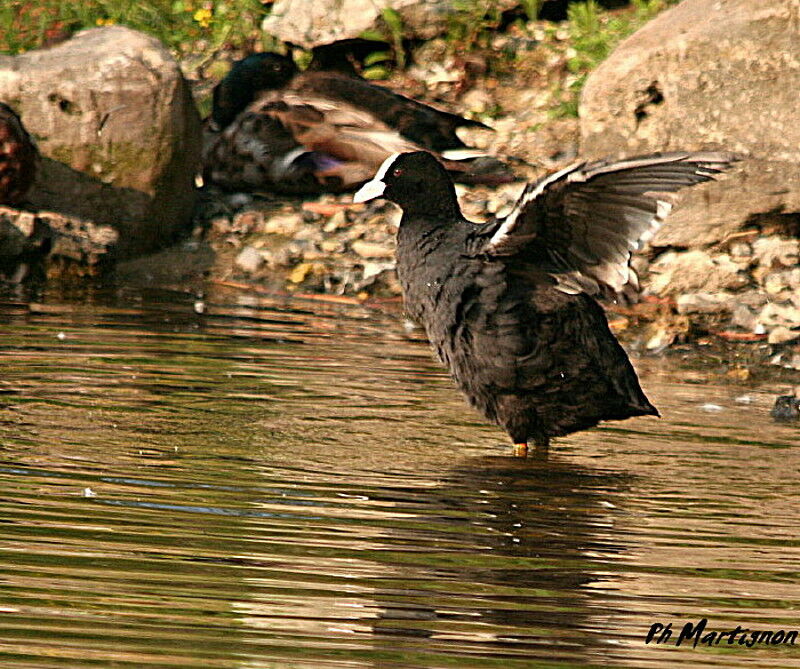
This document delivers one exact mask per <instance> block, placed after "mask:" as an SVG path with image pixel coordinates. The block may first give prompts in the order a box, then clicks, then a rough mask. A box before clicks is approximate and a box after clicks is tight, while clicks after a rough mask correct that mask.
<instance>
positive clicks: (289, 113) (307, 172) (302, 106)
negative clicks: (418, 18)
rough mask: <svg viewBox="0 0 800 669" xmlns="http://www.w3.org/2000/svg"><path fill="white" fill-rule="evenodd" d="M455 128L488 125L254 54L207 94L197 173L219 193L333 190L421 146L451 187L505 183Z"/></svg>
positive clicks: (503, 173) (346, 77) (505, 175)
mask: <svg viewBox="0 0 800 669" xmlns="http://www.w3.org/2000/svg"><path fill="white" fill-rule="evenodd" d="M459 126H475V127H486V126H484V125H483V124H482V123H480V122H479V121H473V120H471V119H466V118H462V117H461V116H458V115H456V114H451V113H449V112H445V111H440V110H438V109H434V108H433V107H430V106H428V105H425V104H422V103H421V102H417V101H415V100H412V99H410V98H407V97H404V96H402V95H399V94H397V93H394V92H393V91H390V90H389V89H388V88H384V87H382V86H378V85H376V84H374V83H372V82H369V81H366V80H365V79H362V78H360V77H357V76H355V75H350V74H346V73H342V72H336V71H324V70H314V71H306V72H302V73H300V72H299V71H298V70H297V68H296V66H295V64H294V61H292V59H291V58H289V57H288V56H282V55H279V54H274V53H260V54H254V55H251V56H248V57H247V58H245V59H243V60H241V61H239V62H237V63H235V64H234V66H233V68H232V69H231V72H230V73H229V74H228V76H227V77H225V78H224V79H223V80H222V81H221V82H220V83H219V84H218V85H217V87H216V88H215V89H214V102H213V110H212V112H211V117H210V119H209V122H208V123H207V132H206V138H205V142H204V149H203V173H204V177H205V179H206V180H207V181H209V182H211V183H215V184H217V185H219V186H222V187H223V188H231V189H245V190H253V189H266V190H276V191H281V192H291V193H313V192H320V191H324V190H334V191H335V190H344V189H348V188H352V187H355V186H358V185H360V184H362V183H363V182H365V181H366V180H367V179H369V178H370V177H371V176H372V175H373V174H374V173H375V170H376V169H377V168H378V167H379V166H380V165H381V163H382V162H383V161H384V160H385V159H386V158H387V157H388V156H389V155H391V154H392V153H393V152H395V151H415V150H418V149H425V150H428V151H432V152H436V153H437V154H439V156H440V157H441V158H442V160H443V162H444V164H445V166H446V167H447V169H448V170H449V171H450V172H451V173H452V174H453V175H454V177H455V178H456V179H457V180H459V181H464V182H471V183H499V182H503V181H510V180H511V179H512V176H513V175H512V174H511V172H510V170H509V169H508V168H507V167H506V166H505V165H503V164H502V163H500V161H498V160H496V159H495V158H490V157H488V156H476V152H475V151H468V150H465V149H466V147H465V145H464V143H463V142H462V141H461V140H460V139H459V138H458V136H457V135H456V133H455V129H456V128H457V127H459Z"/></svg>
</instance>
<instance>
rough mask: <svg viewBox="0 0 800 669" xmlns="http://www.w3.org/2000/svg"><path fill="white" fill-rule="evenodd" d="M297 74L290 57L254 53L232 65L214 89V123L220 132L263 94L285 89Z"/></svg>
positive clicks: (212, 111)
mask: <svg viewBox="0 0 800 669" xmlns="http://www.w3.org/2000/svg"><path fill="white" fill-rule="evenodd" d="M296 74H297V66H296V65H295V64H294V61H293V60H292V59H291V58H290V57H289V56H282V55H280V54H278V53H254V54H252V55H250V56H247V58H243V59H242V60H239V61H237V62H235V63H234V64H233V67H232V68H231V71H230V72H228V74H227V76H226V77H225V78H224V79H223V80H222V81H221V82H220V83H219V84H217V86H216V87H215V88H214V102H213V108H212V110H211V119H212V120H213V121H214V123H215V124H216V125H217V126H218V127H219V128H220V129H221V128H224V127H226V126H227V125H230V123H232V122H233V120H234V119H235V118H236V117H237V116H238V115H239V114H240V113H241V112H242V111H244V109H245V107H247V105H249V104H250V103H251V102H252V101H253V100H254V99H255V96H256V95H257V94H258V93H259V92H261V91H272V90H276V89H278V88H283V87H284V86H285V85H286V84H288V83H289V82H290V81H291V80H292V78H293V77H294V76H295V75H296Z"/></svg>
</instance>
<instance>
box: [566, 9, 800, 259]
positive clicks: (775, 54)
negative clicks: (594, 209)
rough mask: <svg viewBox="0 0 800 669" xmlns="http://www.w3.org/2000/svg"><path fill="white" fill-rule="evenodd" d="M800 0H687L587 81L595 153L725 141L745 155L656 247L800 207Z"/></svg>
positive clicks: (586, 145)
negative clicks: (757, 216) (760, 216)
mask: <svg viewBox="0 0 800 669" xmlns="http://www.w3.org/2000/svg"><path fill="white" fill-rule="evenodd" d="M798 90H800V6H799V5H798V4H797V2H796V0H759V1H758V2H753V0H684V2H682V3H680V4H679V5H677V6H676V7H674V8H672V9H670V10H668V11H666V12H664V13H663V14H661V15H659V16H658V17H657V18H656V19H654V20H653V21H651V22H650V23H648V24H647V25H645V26H644V27H643V28H642V29H641V30H639V31H638V32H636V33H635V34H634V35H632V36H631V37H629V38H628V39H627V40H625V41H624V42H623V43H622V44H621V45H620V46H619V47H618V48H617V49H616V50H615V51H614V53H613V54H612V55H611V56H610V57H609V58H608V60H607V61H605V62H604V63H603V64H601V65H600V67H598V68H597V70H595V71H594V72H593V73H592V74H591V76H590V77H589V79H588V80H587V82H586V86H585V87H584V90H583V94H582V98H581V104H580V116H581V120H580V125H581V144H582V153H583V154H585V155H587V156H589V157H599V156H607V155H615V154H626V155H632V154H636V153H647V152H651V151H660V150H672V149H700V148H725V149H728V150H732V151H736V152H740V153H742V154H744V156H746V160H744V161H743V162H742V164H741V168H740V169H739V170H737V171H736V172H735V173H734V174H732V175H730V176H726V177H725V178H724V179H721V180H720V181H719V182H717V183H713V184H710V185H707V186H702V187H698V188H694V189H691V191H689V192H687V193H686V194H685V195H683V196H682V204H681V207H680V208H678V209H677V210H676V211H675V212H674V213H673V215H672V216H671V217H670V219H669V223H668V224H667V225H665V226H664V227H663V228H662V229H661V230H660V231H659V232H658V233H657V235H656V236H655V237H654V239H653V240H652V244H653V245H654V246H678V247H698V246H704V245H710V244H714V243H716V242H720V241H722V240H725V239H728V238H730V237H731V235H735V234H736V233H737V231H739V230H741V228H742V225H743V224H744V223H745V222H746V221H750V220H752V218H753V217H754V216H756V215H757V214H760V213H762V212H782V211H783V212H798V211H800V104H798V97H797V96H798V93H797V92H798Z"/></svg>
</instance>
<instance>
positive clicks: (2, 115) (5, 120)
mask: <svg viewBox="0 0 800 669" xmlns="http://www.w3.org/2000/svg"><path fill="white" fill-rule="evenodd" d="M38 156H39V152H38V151H37V149H36V145H35V144H34V142H33V140H32V139H31V136H30V135H29V134H28V132H27V130H25V127H24V126H23V125H22V120H21V119H20V117H19V116H17V114H16V112H15V111H14V110H13V109H11V107H9V106H8V105H7V104H4V103H2V102H0V204H19V203H20V202H21V201H22V200H23V199H24V198H25V195H26V194H27V192H28V190H29V189H30V187H31V185H32V184H33V181H34V178H35V176H36V162H37V160H38Z"/></svg>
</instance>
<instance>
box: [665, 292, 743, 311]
mask: <svg viewBox="0 0 800 669" xmlns="http://www.w3.org/2000/svg"><path fill="white" fill-rule="evenodd" d="M676 302H677V307H678V313H679V314H720V313H724V312H726V311H731V310H732V308H733V306H734V305H735V304H736V296H735V295H733V294H732V293H725V292H719V293H688V294H686V295H678V298H677V300H676Z"/></svg>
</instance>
